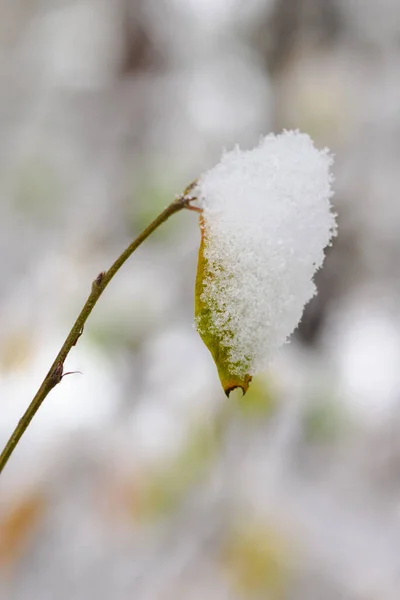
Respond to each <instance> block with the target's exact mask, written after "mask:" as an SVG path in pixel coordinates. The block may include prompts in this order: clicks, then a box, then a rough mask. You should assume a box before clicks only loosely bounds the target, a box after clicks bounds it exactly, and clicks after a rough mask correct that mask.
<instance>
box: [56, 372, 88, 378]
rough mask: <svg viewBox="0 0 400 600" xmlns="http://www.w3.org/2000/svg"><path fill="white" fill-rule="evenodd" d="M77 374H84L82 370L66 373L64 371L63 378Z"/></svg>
mask: <svg viewBox="0 0 400 600" xmlns="http://www.w3.org/2000/svg"><path fill="white" fill-rule="evenodd" d="M76 374H79V375H83V373H82V371H67V372H66V373H64V375H62V377H61V379H63V378H64V377H66V376H67V375H76Z"/></svg>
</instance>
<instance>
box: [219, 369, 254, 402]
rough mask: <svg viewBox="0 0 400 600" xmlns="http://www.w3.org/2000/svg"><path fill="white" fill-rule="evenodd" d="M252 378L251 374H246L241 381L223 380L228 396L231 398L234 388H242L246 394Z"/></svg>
mask: <svg viewBox="0 0 400 600" xmlns="http://www.w3.org/2000/svg"><path fill="white" fill-rule="evenodd" d="M251 380H252V376H251V375H245V376H244V377H243V380H241V381H229V382H222V385H223V388H224V392H225V395H226V397H227V398H229V395H230V393H231V392H233V390H235V389H236V388H240V389H241V390H242V392H243V396H244V395H245V393H246V392H247V390H248V389H249V385H250V382H251Z"/></svg>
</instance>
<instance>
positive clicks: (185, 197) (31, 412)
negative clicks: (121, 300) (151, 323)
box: [0, 183, 195, 473]
mask: <svg viewBox="0 0 400 600" xmlns="http://www.w3.org/2000/svg"><path fill="white" fill-rule="evenodd" d="M194 185H195V183H193V184H190V185H189V186H188V187H187V188H186V190H185V191H184V192H183V194H182V195H181V196H178V197H177V198H176V200H175V201H174V202H172V203H171V204H170V205H169V206H168V207H167V208H166V209H165V210H164V211H163V212H162V213H161V214H160V215H159V216H158V217H157V218H156V219H154V221H153V222H152V223H150V225H149V226H148V227H146V229H145V230H144V231H142V233H141V234H140V235H139V236H138V237H137V238H136V239H135V240H134V241H133V242H132V243H131V244H130V245H129V246H128V247H127V248H126V250H124V252H123V253H122V254H121V255H120V256H119V257H118V258H117V260H116V261H115V262H114V264H113V265H112V266H111V267H110V268H109V269H108V271H104V272H102V273H100V274H99V275H98V276H97V277H96V279H95V280H94V281H93V283H92V289H91V292H90V294H89V297H88V299H87V300H86V302H85V304H84V306H83V308H82V310H81V312H80V313H79V315H78V317H77V319H76V321H75V323H74V324H73V326H72V328H71V331H70V332H69V334H68V336H67V338H66V340H65V342H64V343H63V345H62V347H61V350H60V351H59V353H58V354H57V356H56V358H55V359H54V362H53V364H52V365H51V367H50V369H49V372H48V373H47V375H46V377H45V378H44V380H43V382H42V384H41V386H40V388H39V389H38V391H37V392H36V395H35V396H34V398H33V400H32V401H31V403H30V405H29V406H28V408H27V409H26V411H25V413H24V415H23V416H22V418H21V419H20V420H19V422H18V425H17V426H16V428H15V430H14V432H13V433H12V435H11V437H10V439H9V440H8V442H7V444H6V446H5V447H4V450H3V452H2V453H1V455H0V473H1V472H2V471H3V469H4V467H5V466H6V464H7V462H8V459H9V458H10V456H11V454H12V453H13V451H14V450H15V448H16V446H17V444H18V442H19V440H20V439H21V437H22V435H23V434H24V433H25V431H26V429H27V428H28V426H29V423H30V422H31V421H32V419H33V417H34V416H35V414H36V413H37V411H38V410H39V408H40V406H41V404H42V402H43V400H44V399H45V398H46V396H47V395H48V394H49V393H50V392H51V390H52V389H53V388H54V387H55V386H56V385H57V384H58V383H60V381H61V379H62V377H63V372H64V362H65V359H66V358H67V356H68V354H69V352H70V350H71V348H72V347H73V346H75V345H76V343H77V342H78V340H79V338H80V336H81V335H82V333H83V328H84V325H85V323H86V321H87V319H88V317H89V315H90V313H91V312H92V310H93V308H94V307H95V305H96V303H97V301H98V299H99V298H100V296H101V294H102V293H103V291H104V290H105V288H106V287H107V285H108V284H109V283H110V281H111V279H112V278H113V277H114V275H116V274H117V273H118V271H119V270H120V268H121V267H122V265H123V264H124V263H125V262H126V261H127V260H128V258H129V257H130V256H131V254H133V252H134V251H135V250H136V249H137V248H138V247H139V246H140V245H141V244H142V242H144V240H145V239H146V238H148V237H149V235H151V234H152V233H153V231H155V230H156V229H157V228H158V227H159V226H160V225H162V224H163V223H164V222H165V221H166V220H167V219H169V217H171V216H172V215H173V214H175V213H176V212H178V211H180V210H182V209H183V208H189V204H190V202H191V201H192V200H194V197H193V196H191V195H190V192H191V191H192V189H193V187H194Z"/></svg>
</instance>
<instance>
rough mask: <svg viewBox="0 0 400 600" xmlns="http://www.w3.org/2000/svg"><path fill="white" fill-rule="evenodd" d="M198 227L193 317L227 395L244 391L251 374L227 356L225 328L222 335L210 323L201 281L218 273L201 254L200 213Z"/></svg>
mask: <svg viewBox="0 0 400 600" xmlns="http://www.w3.org/2000/svg"><path fill="white" fill-rule="evenodd" d="M200 231H201V242H200V248H199V258H198V265H197V276H196V285H195V318H196V324H197V330H198V332H199V334H200V337H201V339H202V340H203V342H204V343H205V345H206V346H207V348H208V349H209V351H210V352H211V355H212V357H213V359H214V362H215V365H216V367H217V370H218V375H219V378H220V380H221V384H222V387H223V389H224V392H225V394H226V395H227V396H229V394H230V393H231V392H232V390H234V389H235V388H241V389H242V391H243V395H244V394H245V393H246V392H247V390H248V388H249V384H250V381H251V379H252V377H251V375H249V374H247V373H246V368H245V369H243V367H246V365H239V364H238V363H233V362H232V361H231V360H230V358H229V355H230V353H229V346H227V345H226V342H225V340H226V338H227V337H228V336H227V332H226V331H224V336H222V332H221V333H219V332H218V329H217V328H216V327H215V326H214V314H215V311H213V307H212V306H210V305H209V304H208V303H207V300H206V299H205V298H204V294H203V292H204V283H205V281H207V280H209V279H212V278H213V277H216V276H218V274H216V273H213V272H212V271H211V269H210V266H209V263H208V261H207V259H206V257H205V255H204V250H205V248H206V247H207V243H208V241H207V235H206V231H205V222H204V219H203V217H202V216H200ZM230 335H231V337H232V338H233V335H234V334H233V333H231V334H230ZM223 338H224V343H223ZM238 367H239V368H238ZM243 370H244V371H245V375H243V376H241V375H238V372H243Z"/></svg>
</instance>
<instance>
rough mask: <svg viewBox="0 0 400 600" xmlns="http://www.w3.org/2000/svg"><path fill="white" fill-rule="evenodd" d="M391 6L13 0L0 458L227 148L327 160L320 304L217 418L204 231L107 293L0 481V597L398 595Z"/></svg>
mask: <svg viewBox="0 0 400 600" xmlns="http://www.w3.org/2000/svg"><path fill="white" fill-rule="evenodd" d="M399 64H400V4H399V2H398V1H397V0H380V2H377V1H376V0H248V1H247V2H242V1H241V0H112V1H111V0H69V1H68V0H57V1H56V0H52V1H49V0H34V1H33V0H29V1H28V0H0V256H1V259H0V281H1V284H0V325H1V333H0V442H1V444H2V445H4V443H5V442H6V440H7V438H8V436H9V435H10V433H11V431H12V430H13V428H14V426H15V425H16V423H17V421H18V419H19V418H20V416H21V414H22V413H23V411H24V409H25V408H26V406H27V405H28V403H29V401H30V400H31V398H32V397H33V394H34V392H35V391H36V389H37V387H38V385H39V383H40V382H41V380H42V378H43V376H44V375H45V373H46V372H47V369H48V367H49V366H50V364H51V362H52V360H53V358H54V356H55V354H56V352H57V350H58V349H59V347H60V346H61V343H62V341H63V340H64V338H65V336H66V334H67V332H68V331H69V328H70V326H71V324H72V322H73V320H74V318H75V316H76V314H77V313H78V310H79V309H80V307H81V305H82V304H83V301H84V300H85V298H86V296H87V294H88V291H89V289H90V285H91V281H92V280H93V279H94V277H95V276H96V275H97V273H98V272H100V271H101V270H104V269H105V268H107V267H108V266H109V265H110V264H111V263H112V262H113V260H114V259H115V258H116V256H118V254H119V253H120V252H121V251H122V249H123V248H124V247H125V246H126V245H127V244H128V243H129V241H130V240H131V239H132V238H133V237H134V236H135V235H136V234H137V233H139V231H140V230H141V229H142V228H144V227H145V226H146V225H147V224H148V223H149V222H150V221H151V220H152V219H153V218H154V217H155V216H156V215H157V214H158V213H159V212H160V210H161V209H162V208H163V207H164V206H165V205H167V204H168V203H169V202H170V201H171V200H172V198H173V197H174V196H175V194H177V193H179V192H181V191H182V190H183V188H184V187H185V186H186V185H187V184H188V183H189V182H190V181H192V180H193V179H194V178H195V177H197V176H198V175H199V174H200V173H201V172H202V171H203V170H205V169H207V168H208V167H210V166H212V165H213V164H214V162H215V161H216V160H217V159H218V158H219V155H220V152H221V149H222V148H223V147H227V148H229V147H231V146H232V145H233V144H234V143H236V142H238V143H239V144H240V145H241V146H243V147H248V146H250V145H252V144H254V143H255V142H257V140H258V138H259V136H260V135H261V134H266V133H268V132H269V131H274V132H279V131H281V130H282V129H283V128H299V129H301V130H303V131H306V132H307V133H309V134H310V135H311V136H312V137H313V139H314V140H315V142H316V144H317V145H318V146H319V147H324V146H328V147H329V148H331V150H332V151H333V152H334V154H335V155H336V161H335V177H336V183H335V197H334V203H335V209H336V210H337V212H338V215H339V217H338V218H339V227H340V235H339V237H338V238H337V239H336V240H335V243H334V246H333V247H332V248H331V249H330V251H329V253H328V256H327V259H326V263H325V267H324V269H323V270H322V271H321V272H320V273H318V277H317V284H318V288H319V295H318V297H316V298H315V299H314V300H313V301H312V302H311V303H310V305H309V306H308V307H307V309H306V312H305V315H304V318H303V321H302V323H301V325H300V328H299V330H298V332H297V334H296V336H295V338H294V339H293V340H292V342H291V344H290V345H288V346H286V347H285V348H284V350H283V351H282V352H281V355H280V356H279V357H278V359H277V360H276V361H275V363H274V364H273V365H272V367H271V369H270V371H269V372H268V373H266V374H265V375H264V376H262V377H259V378H256V379H255V380H254V383H253V384H252V387H251V390H250V391H249V393H248V395H246V397H245V398H244V399H243V400H241V399H240V398H239V396H240V393H238V394H237V395H236V396H235V397H234V398H233V396H231V399H230V400H229V402H226V400H225V397H224V394H223V392H222V391H221V389H220V385H219V381H218V377H217V373H216V369H215V367H214V365H213V363H212V359H211V356H210V355H209V353H208V351H207V350H206V349H205V348H204V347H203V345H202V342H201V340H200V338H199V337H198V335H197V333H196V331H195V330H194V328H193V287H194V278H195V269H196V261H197V249H198V244H199V231H198V224H197V218H196V215H193V214H189V213H187V214H185V213H181V214H179V215H177V216H176V217H173V219H171V221H169V222H168V223H167V224H166V225H164V226H163V228H162V229H160V230H159V231H157V233H156V234H155V235H154V236H152V238H151V239H150V240H148V241H147V242H146V243H145V245H144V246H143V247H141V248H140V250H138V251H137V253H135V255H134V256H133V257H132V259H131V260H130V261H129V263H128V264H127V265H125V266H124V268H123V269H122V270H121V272H120V273H119V274H118V276H117V277H116V279H115V280H114V281H113V282H112V284H111V285H110V288H109V289H107V291H106V293H105V294H104V297H102V299H101V301H100V302H99V304H98V306H97V307H96V309H95V311H94V313H93V315H92V316H91V317H90V320H89V322H88V324H87V326H86V328H85V332H84V335H83V336H82V338H81V339H80V340H79V344H78V345H77V346H76V348H74V349H73V350H72V352H71V354H70V356H69V358H68V361H67V363H66V369H67V370H71V371H73V370H79V371H81V372H82V375H79V374H76V375H70V376H68V377H66V378H65V379H64V380H63V381H62V383H61V385H59V386H57V387H56V388H55V389H54V391H53V392H52V393H51V395H50V396H49V397H48V398H47V400H46V402H45V404H44V405H43V407H42V408H41V409H40V412H39V413H38V415H37V416H36V418H35V419H34V421H33V423H32V426H31V427H30V429H29V431H28V432H27V434H26V435H25V436H24V438H23V440H22V442H21V444H20V446H19V447H18V449H17V451H16V452H15V454H14V455H13V457H12V458H11V460H10V462H9V464H8V466H7V468H6V469H5V471H4V473H3V474H2V476H1V480H0V597H1V598H2V599H3V598H4V599H5V600H27V599H28V598H29V600H36V599H37V600H39V599H40V600H53V599H55V598H57V599H61V600H62V599H63V598H65V599H68V600H70V599H71V598H73V599H74V600H81V599H82V600H89V599H93V600H94V599H96V600H102V599H104V600H108V599H109V598H113V599H114V598H115V599H116V600H125V599H126V600H127V599H128V598H129V599H131V598H137V599H138V600H170V599H171V600H172V599H173V600H180V599H182V600H183V599H184V600H204V599H205V598H207V599H210V600H213V599H215V600H224V599H225V600H236V599H243V598H256V599H258V598H266V599H271V600H281V599H282V600H338V599H340V600H397V599H398V597H399V592H398V590H399V589H400V436H399V435H398V430H399V426H400V268H399V261H400V203H399V198H398V196H399V194H398V189H399V177H400V175H399V164H400V163H399V160H400V142H399V140H400V111H399V105H400V72H399Z"/></svg>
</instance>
